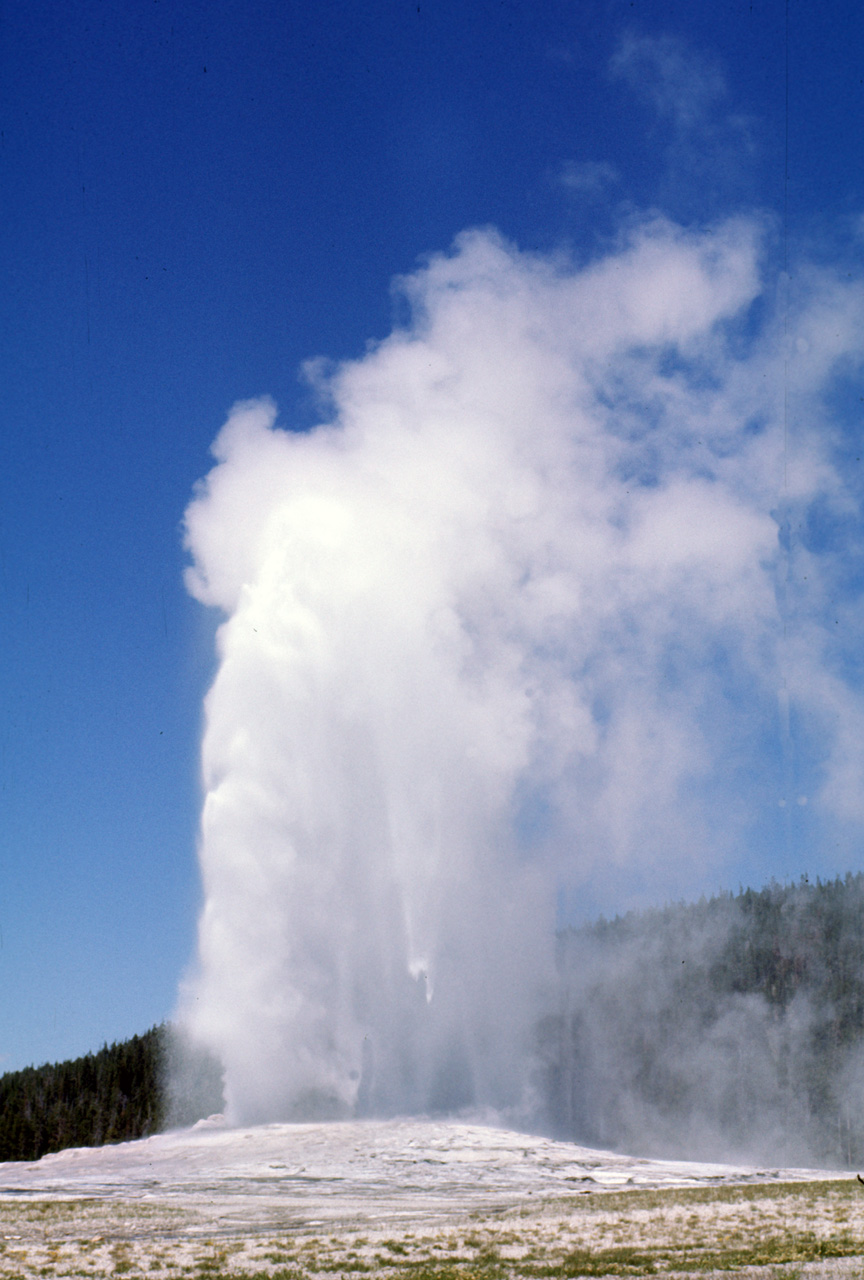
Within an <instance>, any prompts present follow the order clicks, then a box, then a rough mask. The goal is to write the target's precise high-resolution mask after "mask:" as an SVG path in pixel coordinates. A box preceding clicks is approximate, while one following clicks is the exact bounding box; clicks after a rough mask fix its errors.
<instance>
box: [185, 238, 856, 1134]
mask: <svg viewBox="0 0 864 1280" xmlns="http://www.w3.org/2000/svg"><path fill="white" fill-rule="evenodd" d="M766 234H767V231H766V228H764V227H763V226H762V225H761V224H760V223H759V221H758V220H756V219H748V218H737V219H733V220H731V221H727V222H724V223H722V224H719V225H717V226H714V227H711V228H708V229H705V230H702V231H700V232H694V231H690V230H685V229H683V228H681V227H679V226H676V225H674V224H672V223H670V222H668V221H666V220H664V219H662V218H659V217H651V218H645V219H641V220H635V221H634V222H633V223H632V224H631V225H630V226H629V228H628V229H627V231H626V232H625V233H622V235H621V238H620V240H619V242H618V243H617V244H615V245H613V246H611V247H609V248H608V250H607V251H606V252H605V254H604V255H602V256H599V257H597V258H596V259H595V260H593V261H590V262H586V263H574V262H573V261H571V260H570V259H568V258H567V256H566V255H564V254H563V253H562V254H560V255H542V254H530V253H525V252H521V251H519V250H518V249H516V248H514V247H513V246H512V245H510V244H508V243H506V242H505V241H503V240H502V239H501V238H500V237H498V236H497V235H496V234H495V233H494V232H488V231H474V232H469V233H466V234H464V235H462V236H461V237H460V238H459V239H458V240H457V242H456V244H455V246H454V248H453V250H452V252H450V253H447V254H440V255H436V256H433V257H432V258H430V259H429V261H428V262H427V263H426V264H425V265H424V266H423V267H421V268H420V269H419V270H418V271H417V272H416V274H414V275H412V276H410V277H408V278H406V279H402V280H400V281H399V282H398V285H397V288H398V292H399V293H400V294H401V295H402V297H403V298H404V299H406V300H407V303H408V304H409V306H410V320H408V321H407V322H406V323H405V325H404V326H400V327H397V328H395V329H394V331H393V332H392V334H391V335H390V336H389V337H388V338H386V339H385V340H384V341H382V342H380V343H378V344H376V345H374V346H371V347H370V349H369V350H368V352H367V353H366V354H365V355H364V356H363V357H361V358H359V359H357V360H354V361H349V362H346V363H344V364H342V365H339V366H338V367H335V368H333V367H330V366H328V365H327V364H326V362H323V361H317V362H315V361H313V362H310V365H309V367H308V369H307V374H308V377H309V379H310V380H311V381H312V382H313V383H314V384H315V386H316V388H317V392H318V394H319V395H320V397H321V404H322V406H324V407H323V408H322V415H321V416H322V421H321V424H320V425H319V426H317V427H316V428H315V429H314V430H311V431H302V432H300V431H292V430H286V429H282V428H280V427H279V426H278V425H277V411H276V407H275V405H273V404H272V403H271V402H270V401H269V400H268V399H266V398H265V399H261V400H256V401H250V402H245V403H242V404H238V405H236V406H235V407H234V409H233V410H232V412H231V414H230V417H229V419H228V421H227V423H226V424H225V426H224V427H223V428H222V430H221V432H220V434H219V435H218V437H217V439H216V442H215V444H214V446H213V453H214V456H215V459H216V463H215V466H214V467H213V470H212V471H211V472H210V474H209V475H208V476H207V477H206V479H204V480H203V481H202V482H201V485H200V487H199V488H198V490H197V492H196V494H195V497H194V499H193V501H192V503H191V505H190V506H189V509H188V511H187V515H186V539H187V545H188V549H189V552H190V554H191V557H192V566H191V568H190V569H189V572H188V586H189V589H190V591H191V592H192V594H193V595H194V596H195V597H196V598H197V599H198V600H200V601H201V602H202V603H203V604H205V605H208V606H212V607H213V608H215V609H217V610H219V611H220V613H221V615H222V616H223V621H222V623H221V626H220V628H219V632H218V672H217V675H216V678H215V681H214V683H213V686H212V688H211V690H210V692H209V694H208V696H207V700H206V709H205V712H206V715H205V721H206V723H205V731H204V742H203V784H204V791H205V799H204V807H203V816H202V828H201V842H200V862H201V871H202V877H203V888H204V908H203V912H202V916H201V920H200V931H199V952H198V958H197V962H196V965H195V968H194V970H193V972H192V973H190V975H189V976H188V979H187V981H186V983H185V985H184V988H183V992H182V996H181V1019H182V1022H183V1023H184V1025H185V1026H186V1028H187V1029H188V1031H189V1033H190V1034H191V1035H192V1036H193V1038H194V1039H195V1040H196V1041H199V1042H201V1043H203V1044H204V1045H206V1046H207V1047H209V1048H210V1049H211V1050H212V1051H213V1052H214V1053H215V1054H216V1055H217V1056H218V1057H219V1059H220V1060H221V1061H222V1063H223V1064H224V1067H225V1088H226V1101H227V1106H228V1112H229V1116H230V1118H231V1119H232V1120H234V1121H236V1122H256V1121H264V1120H271V1119H294V1118H304V1117H307V1116H325V1117H326V1116H347V1115H355V1114H356V1115H368V1114H377V1115H387V1114H400V1113H429V1112H447V1111H451V1112H452V1111H458V1110H459V1109H460V1108H465V1107H484V1106H485V1107H489V1108H494V1109H496V1110H497V1111H498V1112H499V1113H501V1114H503V1115H505V1116H507V1117H510V1118H511V1119H512V1120H513V1121H517V1120H519V1121H522V1122H525V1121H528V1120H530V1118H531V1117H532V1115H534V1114H535V1112H536V1106H537V1102H536V1098H535V1097H534V1095H533V1092H532V1090H533V1084H532V1081H533V1080H534V1079H535V1078H536V1077H535V1073H534V1069H533V1064H534V1058H535V1054H536V1023H537V1017H538V1011H539V1010H541V1009H542V1008H543V1006H544V1002H548V1000H549V999H550V998H552V997H551V995H550V993H552V992H553V990H554V984H555V930H556V925H557V924H558V923H560V920H559V917H558V915H557V911H558V907H559V904H560V902H561V900H562V894H564V893H565V892H566V893H568V894H569V895H570V896H571V899H572V897H573V896H574V895H575V896H576V897H577V898H578V895H579V892H580V888H581V887H584V886H588V885H591V884H600V883H602V884H604V885H606V886H613V887H615V886H617V887H618V891H619V892H620V898H621V901H622V903H624V904H626V903H627V902H628V901H629V894H630V891H631V886H632V885H634V884H637V883H638V884H639V885H640V886H643V887H644V886H645V885H649V884H650V885H653V886H654V888H655V891H656V892H655V897H656V898H658V899H660V900H662V898H663V897H664V896H666V895H668V894H669V893H670V892H674V889H675V886H676V884H677V883H679V881H680V879H681V878H682V877H683V878H685V879H686V878H687V877H688V876H692V875H693V874H694V861H695V863H696V864H697V867H696V870H697V871H699V870H704V869H705V868H707V867H718V868H720V867H722V866H723V865H724V860H726V859H728V858H729V857H730V856H731V854H732V851H733V850H735V849H736V848H737V846H738V843H739V842H740V840H741V839H743V838H745V836H746V834H747V831H748V829H749V826H752V820H751V815H750V812H749V806H752V805H754V804H756V802H757V799H759V803H761V804H762V805H763V806H768V807H771V808H772V810H773V811H775V812H776V807H777V804H778V801H782V802H786V801H787V800H788V801H789V802H790V803H794V801H795V799H796V797H795V796H793V795H787V793H786V790H784V788H785V786H786V783H787V781H788V774H789V768H788V760H789V752H790V745H789V744H790V729H789V724H790V720H789V717H790V716H792V717H793V718H794V723H795V726H796V729H795V733H796V749H797V750H798V751H799V754H800V755H801V758H802V759H810V760H812V761H813V762H815V763H813V764H812V765H811V769H810V773H811V777H810V782H811V783H812V785H811V786H810V788H809V795H808V800H809V804H810V805H811V807H814V808H815V810H816V811H818V812H819V813H822V814H824V815H828V817H829V818H830V817H832V816H833V818H835V819H836V820H838V821H841V822H847V821H850V820H851V821H858V820H860V818H861V817H862V816H864V815H862V809H864V789H862V786H861V778H862V750H864V707H862V703H861V699H860V697H859V695H858V693H857V692H856V691H855V690H854V689H853V688H852V687H851V686H850V685H849V683H848V682H847V680H846V677H845V674H844V667H843V664H842V662H840V661H839V659H838V658H837V652H836V645H837V643H838V642H837V632H836V629H835V621H836V613H835V611H834V610H833V609H832V610H831V611H830V616H829V607H830V605H831V604H832V602H834V603H836V593H835V594H834V596H832V591H833V590H834V585H835V582H836V571H835V570H836V566H835V563H834V560H835V557H834V552H833V551H832V550H831V547H830V545H829V544H828V543H827V542H826V543H825V544H824V545H820V544H819V542H818V539H811V540H810V542H809V543H808V542H807V541H806V540H803V539H800V538H799V539H798V540H797V541H796V540H795V539H791V538H790V537H789V536H788V532H789V530H790V529H791V528H793V527H794V528H798V529H800V528H802V527H804V526H805V525H806V524H807V522H808V520H810V521H811V522H812V521H813V519H814V518H815V517H814V514H813V513H818V518H819V520H821V521H822V522H823V523H825V522H829V521H830V520H831V519H832V518H834V517H835V516H837V517H838V518H839V516H838V513H839V515H842V514H843V513H844V512H848V511H849V510H850V509H851V506H852V503H853V498H852V496H851V494H850V491H849V490H848V489H847V477H846V476H845V475H844V474H843V472H842V470H841V469H840V467H839V466H838V465H837V461H836V456H835V452H834V450H835V445H836V439H835V436H834V434H833V432H832V429H831V422H830V413H829V409H828V407H827V405H828V399H827V397H828V395H829V393H830V391H831V389H832V387H834V386H835V384H836V379H837V376H838V371H840V372H841V373H842V371H843V370H844V369H846V368H848V367H849V364H850V361H852V360H853V359H855V360H858V359H859V358H860V348H861V334H862V332H864V329H862V311H864V295H862V291H861V288H860V286H859V284H858V283H857V282H855V281H851V280H849V279H847V278H846V276H845V274H844V275H842V276H841V275H840V274H839V273H834V272H832V271H831V270H829V269H826V268H820V269H816V268H807V269H806V270H802V271H801V272H800V273H799V275H798V277H797V279H798V285H797V288H796V289H795V290H792V291H791V292H790V290H789V287H788V281H785V280H781V281H780V283H779V285H778V283H777V281H776V279H775V278H773V277H772V275H771V274H770V273H769V271H768V268H767V267H766V266H765V265H764V263H765V261H766V257H765V256H764V255H763V238H764V237H765V235H766ZM790 404H791V405H793V406H794V413H793V415H792V417H791V418H790ZM793 618H794V625H790V619H793ZM808 753H809V755H808Z"/></svg>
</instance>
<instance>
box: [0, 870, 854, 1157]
mask: <svg viewBox="0 0 864 1280" xmlns="http://www.w3.org/2000/svg"><path fill="white" fill-rule="evenodd" d="M558 961H559V964H558V986H557V990H556V991H555V992H554V993H553V995H552V999H551V1002H550V1004H549V1005H548V1006H547V1008H546V1011H545V1012H544V1013H543V1014H542V1015H541V1014H540V1011H539V1010H538V1024H537V1071H536V1077H535V1079H534V1081H533V1085H534V1096H535V1098H536V1099H537V1104H536V1106H537V1110H536V1111H535V1115H534V1118H533V1120H532V1123H536V1124H539V1125H540V1126H541V1127H543V1128H545V1129H546V1130H547V1131H550V1132H553V1133H555V1134H556V1135H557V1136H560V1137H566V1138H572V1139H575V1140H577V1141H580V1142H583V1143H586V1144H588V1145H592V1146H601V1147H613V1148H618V1149H621V1150H624V1149H626V1150H628V1151H631V1152H634V1153H637V1154H639V1153H641V1154H645V1155H655V1154H656V1155H661V1154H663V1155H678V1156H681V1157H687V1156H691V1157H705V1158H717V1159H722V1158H724V1157H729V1158H732V1157H734V1158H736V1159H740V1158H748V1157H749V1158H752V1159H753V1160H758V1161H765V1160H769V1161H771V1162H773V1163H777V1164H786V1165H789V1164H808V1165H819V1166H821V1167H832V1166H833V1167H842V1166H852V1167H856V1166H857V1167H859V1168H860V1167H864V875H860V874H859V875H848V876H847V877H846V878H845V880H834V881H830V882H828V883H826V884H822V883H819V882H818V881H817V883H815V884H810V883H808V882H807V881H806V880H805V881H802V882H801V883H799V884H796V885H779V884H772V885H770V886H769V887H768V888H765V889H762V890H758V891H756V890H752V889H747V890H744V891H742V892H741V893H739V894H737V895H732V894H727V895H719V896H717V897H714V898H710V899H702V900H701V901H700V902H698V903H693V904H685V903H680V904H675V905H672V906H667V907H664V908H663V909H661V910H653V911H644V912H638V913H631V914H629V915H627V916H624V917H621V918H618V919H615V920H612V921H607V920H600V921H597V922H595V923H593V924H591V925H586V926H584V927H582V928H579V929H571V930H567V931H565V932H563V933H562V934H561V935H560V936H559V938H558ZM221 1106H222V1096H221V1070H220V1067H219V1064H218V1063H217V1062H215V1061H214V1060H213V1059H212V1058H210V1057H209V1056H208V1055H206V1054H203V1053H201V1051H200V1050H196V1049H194V1048H192V1047H190V1046H189V1045H188V1044H186V1043H185V1042H184V1041H183V1040H182V1039H181V1038H180V1037H179V1036H178V1035H177V1033H176V1032H174V1031H173V1030H172V1029H171V1028H170V1027H166V1026H161V1027H154V1028H152V1029H151V1030H150V1031H148V1032H146V1033H145V1034H144V1035H142V1036H134V1037H133V1038H132V1039H131V1040H128V1041H126V1042H125V1043H123V1044H114V1045H111V1046H110V1047H107V1046H106V1047H105V1048H103V1049H102V1050H100V1051H99V1052H98V1053H95V1054H88V1055H87V1056H86V1057H84V1058H78V1059H76V1060H75V1061H74V1062H64V1063H59V1064H55V1065H53V1066H48V1065H46V1066H42V1067H28V1068H27V1069H25V1070H23V1071H14V1072H9V1073H8V1074H6V1075H4V1076H2V1077H0V1160H33V1159H36V1158H38V1157H39V1156H40V1155H43V1154H45V1153H46V1152H48V1151H57V1150H60V1149H62V1148H63V1147H68V1146H92V1145H98V1144H100V1143H104V1142H118V1141H122V1140H125V1139H129V1138H137V1137H142V1136H144V1135H146V1134H149V1133H154V1132H156V1131H157V1130H158V1129H160V1128H162V1127H164V1126H166V1125H169V1124H170V1125H183V1124H192V1123H194V1121H195V1120H197V1119H199V1118H200V1117H201V1116H205V1115H208V1114H209V1113H210V1112H213V1111H218V1110H220V1109H221Z"/></svg>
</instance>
